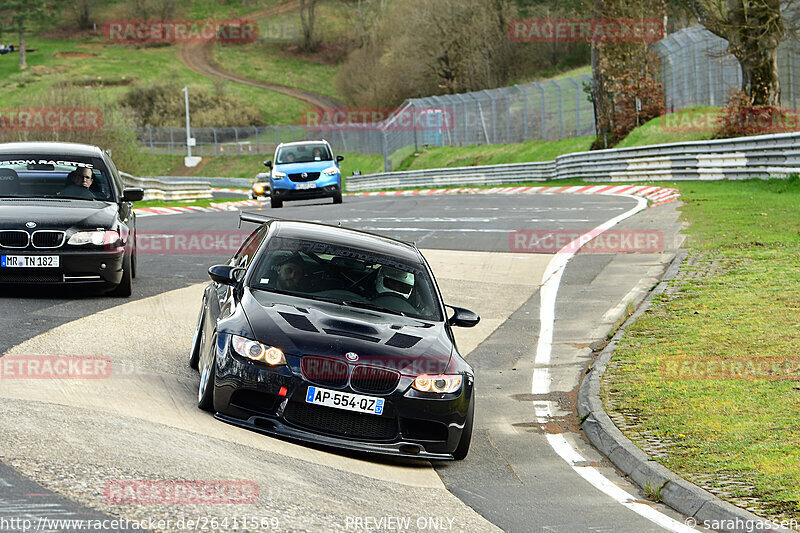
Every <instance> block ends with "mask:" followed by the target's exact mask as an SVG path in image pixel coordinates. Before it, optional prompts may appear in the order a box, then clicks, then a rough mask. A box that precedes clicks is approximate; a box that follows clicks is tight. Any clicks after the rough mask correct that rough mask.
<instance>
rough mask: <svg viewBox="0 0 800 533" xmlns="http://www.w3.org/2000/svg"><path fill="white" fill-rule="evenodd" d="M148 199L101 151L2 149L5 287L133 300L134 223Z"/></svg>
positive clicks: (79, 147)
mask: <svg viewBox="0 0 800 533" xmlns="http://www.w3.org/2000/svg"><path fill="white" fill-rule="evenodd" d="M143 194H144V192H143V191H142V189H137V188H127V189H126V188H124V187H123V185H122V180H121V179H120V176H119V172H118V171H117V169H116V167H115V166H114V163H113V162H112V161H111V158H110V157H109V154H108V153H106V152H104V151H103V150H101V149H100V148H98V147H96V146H89V145H84V144H72V143H51V142H46V143H45V142H24V143H5V144H0V287H2V285H4V284H5V285H8V284H37V285H38V284H84V285H90V286H94V287H97V288H98V289H100V290H106V291H110V292H111V293H112V294H113V295H117V296H130V294H131V287H132V281H131V280H132V278H133V277H134V275H135V272H136V249H135V246H134V243H135V231H136V223H135V215H134V213H133V208H132V204H131V202H133V201H137V200H141V199H142V196H143Z"/></svg>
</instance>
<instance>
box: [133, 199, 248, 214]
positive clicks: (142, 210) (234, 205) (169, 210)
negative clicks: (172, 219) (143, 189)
mask: <svg viewBox="0 0 800 533" xmlns="http://www.w3.org/2000/svg"><path fill="white" fill-rule="evenodd" d="M258 205H261V202H259V201H258V200H242V201H241V202H221V203H218V204H209V206H208V207H199V206H193V205H184V206H177V207H138V208H136V209H134V210H133V211H134V213H136V216H137V217H152V216H155V215H182V214H184V213H207V212H211V211H236V210H237V209H239V208H240V207H253V206H258Z"/></svg>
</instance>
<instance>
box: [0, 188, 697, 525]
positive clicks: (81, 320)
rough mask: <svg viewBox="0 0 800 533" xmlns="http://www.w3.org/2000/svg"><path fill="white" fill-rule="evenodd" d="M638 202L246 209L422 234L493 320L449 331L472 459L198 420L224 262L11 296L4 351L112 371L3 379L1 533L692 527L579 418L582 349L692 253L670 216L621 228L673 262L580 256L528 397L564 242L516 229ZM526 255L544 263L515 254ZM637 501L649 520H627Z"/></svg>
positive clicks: (206, 258)
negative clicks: (651, 496)
mask: <svg viewBox="0 0 800 533" xmlns="http://www.w3.org/2000/svg"><path fill="white" fill-rule="evenodd" d="M636 205H637V200H636V199H634V198H631V197H616V196H604V195H569V194H562V195H548V194H538V195H530V196H528V195H526V196H513V195H447V196H428V197H346V198H345V203H344V204H342V205H332V204H331V203H330V202H329V201H310V202H302V203H287V204H286V207H284V208H283V209H280V210H273V209H270V208H269V207H268V204H267V206H266V207H264V208H263V209H261V210H259V209H246V211H248V212H254V213H261V214H264V215H274V216H281V217H283V218H295V219H302V220H315V221H321V222H326V223H334V224H336V223H341V224H342V225H343V226H348V227H354V228H359V229H364V230H368V231H372V232H376V233H381V234H386V235H389V236H392V237H395V238H399V239H403V240H407V241H415V242H416V243H417V245H418V246H419V248H420V249H421V250H422V251H423V253H424V254H425V256H426V257H427V258H428V260H429V262H430V263H431V265H432V267H433V269H434V273H435V274H436V277H437V280H438V282H439V284H440V287H441V289H442V292H443V294H444V296H445V299H446V301H447V303H450V304H453V305H458V306H463V307H467V308H470V309H473V310H474V311H476V312H478V313H479V314H480V315H481V316H482V321H481V323H480V324H479V325H478V326H477V327H476V328H473V329H459V330H457V331H456V335H457V338H458V342H459V349H460V350H461V352H462V353H465V354H468V356H467V359H468V361H470V363H471V364H472V365H473V367H474V368H475V370H476V373H477V377H476V383H477V391H478V392H477V394H478V396H477V397H478V403H477V406H476V422H475V430H474V434H473V442H472V448H471V451H470V454H469V456H468V457H467V458H466V459H465V460H464V461H461V462H447V463H437V464H433V465H431V464H430V463H429V462H425V461H415V460H400V459H398V460H393V459H385V458H379V457H372V456H364V455H355V454H349V453H346V452H337V451H330V450H326V449H323V448H315V447H310V446H305V445H301V444H295V443H291V442H288V441H282V440H277V439H273V438H270V437H267V436H264V435H261V434H257V433H254V432H250V431H246V430H243V429H239V428H235V427H233V426H229V425H227V424H224V423H222V422H220V421H217V420H215V419H214V418H213V417H212V416H210V415H208V414H207V413H204V412H202V411H200V410H198V409H197V408H196V405H195V404H196V397H197V393H196V391H197V384H198V381H199V377H198V376H197V373H196V372H194V371H191V370H190V369H189V368H188V366H187V358H188V351H189V345H190V342H191V338H192V334H193V332H194V324H195V321H196V317H197V312H198V311H199V305H200V295H201V294H202V287H203V285H204V284H205V283H207V281H208V277H207V274H206V271H207V269H208V267H209V266H211V265H212V264H216V263H221V262H224V261H225V260H226V259H227V257H228V256H229V255H230V252H227V251H225V252H221V253H220V252H219V251H217V252H214V251H209V250H202V251H199V252H197V251H195V252H193V253H182V252H185V251H186V250H182V251H181V253H176V252H175V250H170V251H169V252H167V251H164V250H163V249H162V250H155V249H151V250H149V252H148V253H140V255H139V261H138V267H137V277H136V279H135V280H134V296H133V297H132V298H130V299H115V298H108V297H104V296H98V295H85V294H80V293H78V292H76V291H61V290H60V291H54V290H39V291H31V290H29V289H14V290H11V289H4V294H3V295H2V298H0V305H2V307H3V310H4V312H3V313H2V315H0V353H3V354H4V357H9V356H12V357H13V356H16V355H45V354H48V355H92V356H98V357H102V358H107V359H104V360H110V363H111V367H110V368H111V369H112V370H111V372H110V374H109V375H105V376H103V377H104V378H105V379H85V380H68V379H61V380H52V379H38V380H35V379H9V378H7V376H3V377H2V378H0V428H1V429H2V431H0V459H2V462H3V463H4V464H0V531H17V530H18V531H21V530H22V528H20V527H18V528H17V529H14V528H6V529H3V527H2V526H3V522H2V520H3V519H6V520H9V519H12V518H19V517H27V518H29V519H30V520H31V521H32V522H33V523H34V524H36V523H37V521H38V520H41V519H42V518H43V517H46V518H51V519H52V518H59V517H64V518H110V517H122V518H125V519H129V520H142V521H144V522H143V525H144V526H145V529H148V530H163V531H181V530H186V529H188V528H186V527H185V522H184V523H178V522H177V521H178V520H179V519H181V518H183V519H184V520H186V519H205V520H210V519H211V518H215V519H217V520H218V522H217V527H216V528H213V529H210V530H215V531H224V530H226V529H227V530H233V528H232V527H231V526H232V525H233V524H234V521H235V520H239V521H240V522H239V523H240V524H241V523H247V524H249V525H248V526H247V527H246V528H244V529H247V530H253V531H255V530H265V531H266V530H278V531H294V530H298V531H442V530H444V531H476V532H477V531H480V532H483V531H499V530H504V531H515V532H517V531H518V532H557V533H561V532H588V531H591V532H631V533H645V532H651V531H653V532H655V531H680V530H681V529H679V528H676V527H674V523H673V522H672V521H671V520H670V518H671V519H674V520H676V521H677V522H675V523H682V522H683V519H682V517H680V516H678V515H677V514H676V513H673V512H672V511H670V510H669V509H666V508H664V507H663V506H661V505H658V504H653V503H648V502H645V500H646V498H645V497H644V495H643V494H642V493H640V492H639V491H637V489H635V488H634V487H633V486H632V485H631V484H630V483H629V482H628V481H627V480H625V479H623V478H621V477H619V476H618V475H617V474H616V473H615V471H614V469H613V467H611V466H610V464H609V463H608V462H607V461H605V460H604V459H603V458H602V457H601V456H600V455H599V454H598V453H597V452H596V451H594V449H593V448H592V447H591V446H589V445H588V444H587V443H586V442H585V441H584V440H583V439H582V437H581V434H580V432H579V431H578V420H577V417H576V415H575V414H574V411H573V407H574V403H575V397H576V388H577V385H578V383H579V379H580V377H581V375H582V374H583V373H584V372H585V370H586V368H587V367H588V365H589V363H590V360H591V348H590V347H589V344H590V343H592V342H594V341H597V340H600V339H603V338H605V335H606V333H607V332H608V330H609V328H610V327H611V325H612V324H613V323H614V321H615V320H616V319H617V318H618V316H619V315H620V314H621V313H622V311H623V310H624V308H625V304H626V302H628V301H629V300H632V299H634V298H635V297H636V295H641V294H644V293H645V292H646V291H647V290H648V289H649V288H651V287H652V286H653V285H654V284H655V283H656V280H657V279H658V278H659V276H660V275H661V274H662V273H663V271H664V270H665V268H666V266H667V264H668V263H669V261H670V260H671V258H672V256H673V255H674V252H675V250H676V248H677V245H678V244H679V243H680V241H678V240H677V239H678V236H677V233H678V231H679V229H680V225H679V223H678V222H677V212H676V210H675V207H674V205H675V204H674V203H671V204H665V205H661V206H656V207H651V208H649V209H646V210H644V211H642V212H640V213H638V214H636V215H634V216H632V217H630V218H627V219H626V220H624V221H622V222H621V223H620V224H619V225H618V226H615V227H614V228H613V230H617V229H624V230H626V231H627V230H630V231H633V232H649V234H655V233H658V232H660V235H661V236H662V238H663V239H662V241H661V243H662V244H663V250H662V251H656V252H652V251H651V250H649V249H648V250H645V252H646V253H642V252H640V253H613V252H614V251H615V250H611V251H609V250H596V251H597V252H604V253H579V254H578V255H576V256H575V257H574V258H572V259H571V260H570V262H569V263H568V265H567V267H566V270H565V271H564V274H563V276H562V278H561V280H560V286H558V294H557V300H556V306H555V316H554V322H553V338H552V354H551V356H550V363H549V365H548V372H549V376H550V379H551V382H550V388H549V391H550V392H548V393H547V394H537V395H535V394H532V385H531V383H532V376H533V374H534V368H535V367H537V366H540V365H535V364H534V361H535V360H536V349H537V340H538V339H539V328H540V315H541V305H542V300H541V299H540V293H539V289H540V287H541V285H542V281H543V275H544V273H545V269H546V268H547V267H548V264H549V263H550V260H551V259H552V257H553V254H554V252H555V251H556V250H557V249H553V248H547V249H544V248H541V247H538V248H537V247H534V246H533V245H532V244H531V243H532V242H533V241H532V240H529V239H523V240H522V241H520V240H515V238H514V237H513V235H512V237H511V238H510V237H509V235H510V234H511V233H512V232H518V231H523V230H532V231H536V232H537V233H536V235H539V236H541V235H546V234H548V233H551V232H557V231H559V230H569V232H570V233H578V234H582V233H585V232H587V231H589V230H591V229H593V228H595V227H597V226H599V225H600V224H602V223H603V222H605V221H607V220H609V219H611V218H613V217H616V216H618V215H621V214H623V213H625V212H627V211H629V210H631V209H632V208H634V207H635V206H636ZM237 223H238V213H237V212H209V213H197V214H181V215H169V216H152V217H142V218H141V219H139V221H138V231H139V232H140V233H141V234H143V235H147V236H148V237H147V238H151V239H155V238H158V236H159V235H167V234H170V233H175V232H186V234H187V235H190V234H195V235H202V234H206V233H213V232H217V233H216V234H220V232H237V231H238V230H237ZM252 227H253V226H252V224H244V225H243V228H244V229H248V228H249V229H252ZM520 243H522V245H524V246H525V247H526V251H528V252H539V253H514V250H513V248H515V247H518V246H520ZM0 363H2V359H0ZM543 403H546V404H547V405H548V406H549V408H550V409H551V411H552V416H551V417H550V419H548V420H547V421H542V420H541V419H540V417H537V411H536V410H535V406H537V405H539V406H541V405H542V404H543ZM553 436H558V439H557V440H559V441H560V440H563V441H565V444H566V445H568V446H569V447H570V448H571V449H573V450H574V451H575V452H577V453H578V454H580V456H582V457H583V458H585V459H586V463H587V466H592V467H594V469H595V470H596V471H597V473H598V476H599V477H603V476H604V477H605V478H606V480H607V483H608V485H611V486H613V488H614V490H618V489H623V490H625V491H627V492H628V494H629V495H630V501H631V504H630V505H621V504H620V503H618V501H616V500H615V499H612V497H610V496H609V495H608V494H607V493H606V492H603V491H601V490H599V489H598V488H597V486H596V485H593V484H590V483H589V482H588V481H587V480H586V479H585V478H584V477H581V476H579V475H578V474H577V473H576V465H575V464H569V463H568V462H566V461H565V459H564V458H563V455H562V454H561V453H559V452H558V451H557V450H556V449H555V448H554V447H553V445H552V444H551V442H553V440H554V439H553ZM579 466H580V465H579ZM121 480H147V481H155V482H179V481H199V482H211V481H218V480H235V481H241V482H245V483H249V484H250V485H251V486H252V485H255V486H256V487H257V498H254V500H253V501H252V502H249V503H238V504H231V505H220V504H211V503H207V502H205V501H200V502H193V503H146V504H141V503H124V502H120V501H117V500H115V499H114V498H113V497H109V486H112V487H113V486H114V484H115V483H117V482H120V481H121ZM637 502H639V503H641V502H645V503H646V505H647V506H648V508H650V509H652V511H654V512H653V515H654V516H656V518H654V519H653V520H651V519H648V518H645V517H643V516H642V513H637V512H634V511H633V510H631V507H632V506H634V504H636V503H637ZM655 511H657V512H655ZM162 519H163V520H164V522H162V523H160V524H159V522H158V520H162ZM167 519H171V522H167ZM221 520H227V521H226V522H224V524H225V525H223V522H220V521H221ZM245 520H248V521H247V522H245ZM256 520H258V521H257V522H256ZM671 523H672V524H673V525H672V526H671V525H670V524H671ZM256 524H257V527H256ZM18 525H19V524H18ZM129 529H138V528H130V527H129ZM195 529H197V528H195ZM242 529H243V528H242V527H241V526H239V528H238V530H242ZM38 530H39V531H43V530H47V529H46V528H43V529H42V528H40V529H38ZM50 530H53V531H64V530H65V529H63V528H62V529H58V528H51V529H50ZM66 530H69V529H66Z"/></svg>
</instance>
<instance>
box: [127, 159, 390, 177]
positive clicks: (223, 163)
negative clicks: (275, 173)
mask: <svg viewBox="0 0 800 533" xmlns="http://www.w3.org/2000/svg"><path fill="white" fill-rule="evenodd" d="M341 155H343V156H344V161H342V163H341V167H342V176H343V177H344V178H345V179H347V176H350V175H352V174H353V171H354V170H360V171H361V173H362V174H372V173H375V172H383V158H382V157H381V156H379V155H363V154H348V153H345V154H341ZM271 158H272V154H252V155H226V156H203V160H202V161H201V162H200V165H198V166H196V167H193V168H186V167H184V166H183V156H182V155H160V154H159V155H149V154H148V155H147V156H146V157H143V158H141V159H142V161H141V163H140V164H139V166H137V167H136V168H132V169H127V168H126V169H122V170H124V171H125V172H128V173H130V174H133V175H134V176H202V177H210V178H215V177H220V176H223V177H228V178H247V179H253V178H254V177H255V175H256V174H258V173H259V172H266V171H267V168H266V167H265V166H264V161H265V160H267V159H271Z"/></svg>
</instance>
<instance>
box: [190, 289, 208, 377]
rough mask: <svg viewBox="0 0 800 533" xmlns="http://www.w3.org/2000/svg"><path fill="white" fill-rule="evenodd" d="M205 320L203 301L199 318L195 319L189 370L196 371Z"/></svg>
mask: <svg viewBox="0 0 800 533" xmlns="http://www.w3.org/2000/svg"><path fill="white" fill-rule="evenodd" d="M205 318H206V305H205V300H203V307H201V308H200V317H199V318H198V319H197V327H196V328H195V329H194V340H192V351H191V352H190V354H189V368H193V369H195V370H197V364H198V363H199V362H200V347H201V344H202V342H201V341H202V339H203V322H205Z"/></svg>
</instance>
